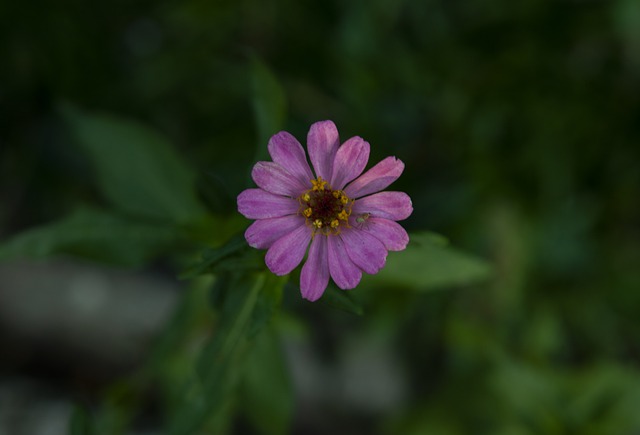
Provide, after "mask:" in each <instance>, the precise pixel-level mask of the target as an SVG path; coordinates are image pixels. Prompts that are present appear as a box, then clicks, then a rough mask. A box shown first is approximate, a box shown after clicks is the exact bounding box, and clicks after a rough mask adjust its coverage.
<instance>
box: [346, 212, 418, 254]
mask: <svg viewBox="0 0 640 435" xmlns="http://www.w3.org/2000/svg"><path fill="white" fill-rule="evenodd" d="M350 223H351V225H352V226H355V227H356V228H359V229H361V230H362V231H365V232H367V233H369V234H371V235H372V236H373V237H375V238H376V239H378V240H380V241H381V242H382V244H384V247H385V248H386V250H387V251H402V250H403V249H405V248H406V247H407V243H409V235H408V234H407V232H406V231H405V229H404V228H402V226H401V225H400V224H399V223H396V222H394V221H391V220H389V219H382V218H374V217H371V218H369V219H367V220H366V221H365V222H364V223H362V224H358V223H357V222H355V219H354V220H353V221H352V222H350Z"/></svg>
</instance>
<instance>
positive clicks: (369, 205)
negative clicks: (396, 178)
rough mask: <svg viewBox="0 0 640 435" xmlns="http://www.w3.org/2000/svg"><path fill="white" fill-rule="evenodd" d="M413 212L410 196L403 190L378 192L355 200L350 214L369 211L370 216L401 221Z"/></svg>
mask: <svg viewBox="0 0 640 435" xmlns="http://www.w3.org/2000/svg"><path fill="white" fill-rule="evenodd" d="M411 212H413V206H412V205H411V198H409V195H407V194H406V193H404V192H379V193H376V194H374V195H371V196H366V197H364V198H360V199H358V200H356V202H354V204H353V208H352V215H358V214H363V213H369V214H370V215H371V217H379V218H384V219H391V220H392V221H401V220H403V219H406V218H408V217H409V215H411Z"/></svg>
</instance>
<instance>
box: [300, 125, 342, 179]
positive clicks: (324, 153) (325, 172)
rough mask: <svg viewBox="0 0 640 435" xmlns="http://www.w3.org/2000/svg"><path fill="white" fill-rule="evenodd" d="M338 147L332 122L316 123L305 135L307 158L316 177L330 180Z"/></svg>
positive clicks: (338, 140)
mask: <svg viewBox="0 0 640 435" xmlns="http://www.w3.org/2000/svg"><path fill="white" fill-rule="evenodd" d="M338 146H340V136H338V129H337V128H336V125H335V124H334V123H333V122H332V121H321V122H316V123H315V124H313V125H312V126H311V128H310V129H309V134H308V135H307V150H308V151H309V158H310V159H311V163H312V164H313V168H314V169H315V170H316V175H317V176H319V177H322V178H324V179H325V180H327V181H329V180H331V173H332V169H333V159H334V158H335V155H336V152H337V151H338Z"/></svg>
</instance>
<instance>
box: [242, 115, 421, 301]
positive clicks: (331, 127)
mask: <svg viewBox="0 0 640 435" xmlns="http://www.w3.org/2000/svg"><path fill="white" fill-rule="evenodd" d="M268 148H269V154H270V155H271V158H272V159H273V162H258V163H256V164H255V166H254V167H253V171H252V173H251V175H252V177H253V180H254V181H255V182H256V184H257V185H258V186H259V188H258V189H247V190H245V191H244V192H242V193H241V194H240V195H238V211H239V212H240V213H242V214H243V215H244V216H245V217H247V218H249V219H256V221H255V222H254V223H253V224H251V226H249V228H248V229H247V231H246V232H245V238H246V239H247V242H248V243H249V245H251V246H252V247H254V248H258V249H268V251H267V255H266V257H265V262H266V264H267V267H268V268H269V269H270V270H271V271H272V272H273V273H275V274H276V275H286V274H288V273H290V272H291V271H292V270H293V269H295V268H296V267H297V266H298V265H299V264H300V262H302V260H303V258H304V256H305V253H307V247H309V245H310V247H309V252H308V255H307V261H306V262H305V263H304V266H302V272H301V275H300V290H301V291H302V297H304V298H306V299H308V300H310V301H315V300H317V299H319V298H320V296H322V294H323V293H324V290H325V289H326V287H327V284H328V283H329V277H331V278H332V279H333V281H334V282H335V283H336V284H337V285H338V287H340V288H341V289H351V288H354V287H355V286H357V285H358V283H359V282H360V279H361V278H362V272H363V271H364V272H366V273H369V274H375V273H377V272H378V271H379V270H380V269H381V268H382V267H383V266H384V264H385V261H386V259H387V251H401V250H403V249H404V248H405V247H406V246H407V243H408V242H409V236H408V235H407V232H406V231H405V230H404V228H402V227H401V226H400V225H399V224H397V223H396V222H395V221H399V220H403V219H406V218H407V217H408V216H409V215H410V214H411V212H412V211H413V207H412V205H411V199H410V198H409V195H407V194H406V193H403V192H381V190H383V189H385V188H386V187H387V186H389V185H390V184H391V183H393V182H394V181H395V180H396V179H397V178H398V177H399V176H400V174H401V173H402V171H403V170H404V163H402V162H401V161H400V160H398V159H396V158H395V157H387V158H386V159H384V160H382V161H381V162H380V163H378V164H377V165H375V166H374V167H373V168H371V169H369V170H368V171H367V172H365V173H364V174H362V171H363V170H364V168H365V166H366V165H367V161H368V160H369V143H368V142H366V141H364V140H363V139H362V138H360V137H357V136H356V137H352V138H351V139H349V140H347V141H346V142H345V143H343V144H342V145H340V139H339V137H338V130H337V128H336V126H335V124H334V123H333V122H331V121H322V122H317V123H315V124H313V125H312V126H311V128H310V129H309V134H308V135H307V148H308V151H309V158H310V159H311V163H312V165H313V168H314V169H315V176H314V173H313V172H312V171H311V168H310V167H309V164H308V163H307V158H306V155H305V152H304V149H303V148H302V146H301V145H300V142H298V141H297V140H296V138H294V137H293V136H292V135H291V134H289V133H287V132H286V131H281V132H280V133H278V134H276V135H274V136H273V137H271V139H270V140H269V146H268Z"/></svg>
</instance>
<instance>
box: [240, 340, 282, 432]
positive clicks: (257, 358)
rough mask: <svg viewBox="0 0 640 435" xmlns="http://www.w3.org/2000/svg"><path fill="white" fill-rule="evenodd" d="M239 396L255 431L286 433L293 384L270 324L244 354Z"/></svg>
mask: <svg viewBox="0 0 640 435" xmlns="http://www.w3.org/2000/svg"><path fill="white" fill-rule="evenodd" d="M241 399H242V401H241V403H242V409H243V412H244V413H245V414H246V415H247V416H248V418H249V420H250V421H251V423H252V424H253V426H254V428H255V429H256V431H257V432H258V433H260V434H264V435H284V434H287V433H289V426H290V424H291V417H292V413H293V387H292V385H291V378H290V376H289V371H288V369H287V366H286V361H285V358H284V355H283V350H282V347H281V344H280V343H279V341H278V337H277V336H276V334H275V333H274V331H273V328H266V329H265V330H264V331H263V332H262V333H261V334H260V335H259V337H257V339H256V342H255V345H254V346H253V348H252V349H251V351H250V353H249V355H248V358H247V367H246V371H245V374H244V377H243V382H242V394H241Z"/></svg>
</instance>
